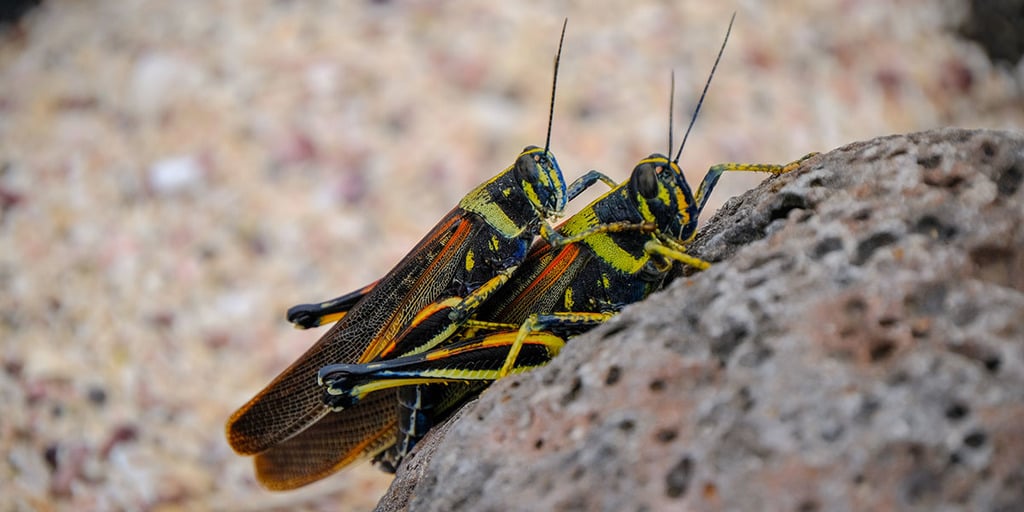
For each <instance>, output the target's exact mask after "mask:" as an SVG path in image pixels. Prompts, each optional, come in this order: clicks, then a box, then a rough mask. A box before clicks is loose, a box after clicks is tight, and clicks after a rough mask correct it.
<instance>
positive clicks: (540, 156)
mask: <svg viewBox="0 0 1024 512" xmlns="http://www.w3.org/2000/svg"><path fill="white" fill-rule="evenodd" d="M513 173H514V175H515V178H516V180H517V181H518V183H519V186H520V187H521V188H522V190H523V193H524V194H526V198H527V199H528V200H529V201H530V204H531V205H532V206H533V208H534V210H536V211H537V213H538V214H540V216H541V217H551V216H555V215H560V214H561V213H562V210H563V209H565V203H566V193H565V179H564V178H563V177H562V169H561V168H560V167H558V161H557V160H555V155H553V154H551V152H550V151H546V150H544V149H543V148H539V147H537V146H526V147H525V148H523V152H522V153H520V154H519V157H518V158H516V163H515V165H514V166H513Z"/></svg>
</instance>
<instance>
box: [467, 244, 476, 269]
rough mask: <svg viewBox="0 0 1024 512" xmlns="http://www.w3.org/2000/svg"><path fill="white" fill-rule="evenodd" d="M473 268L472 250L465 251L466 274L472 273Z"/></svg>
mask: <svg viewBox="0 0 1024 512" xmlns="http://www.w3.org/2000/svg"><path fill="white" fill-rule="evenodd" d="M473 266H474V262H473V249H470V250H468V251H466V272H472V271H473Z"/></svg>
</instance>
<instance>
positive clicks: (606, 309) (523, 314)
mask: <svg viewBox="0 0 1024 512" xmlns="http://www.w3.org/2000/svg"><path fill="white" fill-rule="evenodd" d="M731 28H732V21H730V22H729V31H731ZM729 31H727V32H726V36H725V40H724V41H723V42H722V49H720V50H719V53H718V57H717V58H716V60H715V64H714V67H712V70H711V74H710V76H709V77H708V81H707V83H706V84H705V86H704V91H703V92H702V94H701V97H700V101H698V103H697V107H696V109H695V111H694V113H693V116H692V117H691V120H690V128H692V127H693V122H694V120H696V118H697V114H698V112H699V111H700V106H701V104H702V103H703V100H704V96H705V94H706V93H707V89H708V85H709V84H710V82H711V77H712V76H714V71H715V69H716V68H717V66H718V62H719V59H721V56H722V51H723V50H724V48H725V43H726V41H728V37H729ZM673 82H674V80H673ZM673 89H674V85H673ZM670 101H671V100H670ZM670 112H671V107H670ZM671 125H672V121H671V113H670V116H669V148H670V151H671V148H672V142H671V140H672V136H671V133H672V132H671ZM690 128H688V129H687V132H686V133H687V135H688V134H689V131H690ZM685 142H686V137H685V136H684V138H683V142H682V143H681V144H680V146H679V150H678V152H677V153H676V156H675V158H674V159H672V160H669V158H668V157H667V156H664V155H661V154H652V155H650V156H648V157H647V158H644V159H642V160H640V162H639V163H638V164H637V165H636V167H635V168H634V169H633V172H632V174H631V175H630V178H629V179H628V180H627V181H626V182H624V183H622V184H620V185H618V186H617V187H615V188H613V189H612V190H610V191H609V192H607V193H605V194H604V195H603V196H601V197H600V198H598V199H596V200H595V201H594V202H592V203H591V204H590V205H588V206H586V207H585V208H583V209H582V210H581V211H580V212H579V213H577V214H576V215H573V216H572V217H571V218H569V219H568V220H566V221H565V222H564V223H563V224H562V225H560V226H559V227H558V229H557V231H558V232H559V234H560V235H561V236H562V239H561V240H562V241H567V240H568V241H570V243H556V244H551V243H549V242H547V241H544V240H539V241H538V242H537V243H536V244H535V245H534V246H533V247H532V249H531V251H530V253H529V255H528V256H527V258H526V260H525V261H524V262H523V264H522V265H521V266H520V267H519V269H518V270H517V271H516V272H515V274H514V275H513V278H512V280H511V281H510V282H509V283H507V284H506V285H505V286H504V287H503V288H502V289H501V290H499V291H498V292H497V293H495V294H494V295H493V296H492V297H490V299H489V300H488V301H487V303H486V304H484V305H483V306H482V307H481V308H479V309H478V310H477V312H476V315H475V317H474V318H473V320H472V321H470V322H467V323H466V324H464V327H463V329H462V330H461V331H459V332H458V333H457V334H456V335H455V336H453V337H452V338H451V339H449V340H448V342H447V343H446V344H444V345H442V346H440V347H439V348H435V349H433V350H429V351H426V352H424V353H420V354H416V355H411V356H407V357H401V358H394V359H389V360H387V361H380V362H373V363H369V364H361V365H352V364H341V365H332V366H328V367H325V368H323V369H322V370H321V371H320V379H321V381H322V382H323V383H324V385H325V389H326V391H327V392H328V395H330V396H329V397H327V400H328V401H329V402H331V403H335V404H353V403H361V401H362V400H363V399H365V398H366V397H372V396H374V395H379V394H380V393H379V391H380V390H384V389H391V388H393V387H400V389H401V391H400V395H399V396H400V398H401V399H402V403H403V404H404V406H405V408H406V411H405V412H403V413H402V415H401V418H400V419H401V421H402V425H401V427H402V432H401V434H400V437H399V439H398V446H399V447H400V450H399V452H398V453H397V454H396V459H397V458H400V457H401V455H403V453H402V451H404V450H407V449H408V448H409V445H411V443H412V442H415V437H417V436H421V435H422V434H423V433H424V432H425V429H426V428H429V425H430V423H431V421H432V418H431V415H433V414H434V413H435V411H440V412H446V411H448V410H450V409H451V408H452V406H453V404H457V403H459V402H460V401H463V400H464V397H465V396H466V395H467V394H469V393H471V392H473V391H476V390H478V389H480V387H481V386H480V383H484V384H485V383H487V382H490V381H492V380H494V379H498V378H501V377H503V376H505V375H507V374H509V373H511V372H519V371H524V370H526V369H528V368H531V367H534V366H537V365H540V364H544V363H545V362H547V361H548V360H549V359H550V358H551V357H553V355H554V354H555V353H557V352H558V350H560V349H561V347H562V345H563V344H564V339H565V338H566V337H568V336H571V335H574V334H578V333H579V332H581V331H585V330H587V329H589V328H592V327H594V326H596V325H598V324H600V323H602V322H604V321H606V320H607V319H608V318H610V317H611V316H613V315H614V314H615V313H616V312H618V311H620V310H621V309H622V308H623V307H624V306H626V305H627V304H630V303H633V302H637V301H639V300H642V299H644V298H645V297H647V296H648V295H649V294H651V293H653V292H654V291H656V290H657V289H659V288H660V287H661V284H662V282H663V280H664V278H665V276H666V274H667V272H668V271H669V270H670V269H671V267H672V266H673V264H675V263H676V262H678V263H682V264H685V265H689V266H692V267H694V268H697V269H705V268H707V267H708V266H709V264H708V263H707V262H705V261H703V260H700V259H698V258H695V257H693V256H690V255H689V254H686V246H687V244H688V243H689V242H690V241H691V240H692V239H693V237H694V235H695V234H696V228H697V219H698V216H699V215H700V213H701V211H702V209H703V208H704V205H705V204H706V203H707V199H708V195H709V194H710V193H711V191H712V190H713V188H714V186H715V184H716V183H717V181H718V178H719V177H720V176H721V174H722V173H723V172H726V171H759V172H768V173H774V174H781V173H785V172H789V171H791V170H793V169H796V168H797V167H798V166H799V164H800V163H801V162H803V161H804V160H805V159H806V158H808V157H810V156H811V155H808V156H805V157H804V158H801V159H800V160H797V161H795V162H792V163H789V164H786V165H768V164H733V163H725V164H719V165H715V166H713V167H711V169H710V170H709V171H708V173H707V175H706V176H705V177H704V179H703V181H702V182H701V184H700V187H698V189H697V192H696V193H693V192H692V191H691V189H690V186H689V184H688V183H687V181H686V178H685V176H684V175H683V172H682V170H681V169H680V167H679V164H678V161H679V157H680V155H681V154H682V150H683V146H684V145H685ZM458 382H462V383H468V384H466V385H462V386H452V385H448V386H436V385H432V384H436V383H448V384H451V383H458Z"/></svg>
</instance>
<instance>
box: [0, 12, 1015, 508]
mask: <svg viewBox="0 0 1024 512" xmlns="http://www.w3.org/2000/svg"><path fill="white" fill-rule="evenodd" d="M891 4H892V3H891V2H880V1H867V0H864V1H856V0H826V1H819V0H813V1H812V0H804V1H800V0H792V1H781V0H780V1H775V2H759V1H754V0H747V1H737V2H716V3H712V2H700V1H674V2H654V1H651V2H583V1H563V2H555V3H550V4H549V3H544V2H537V1H531V2H502V3H497V2H495V3H493V4H492V3H485V2H431V1H424V2H413V3H410V4H409V5H405V4H402V3H400V2H387V1H381V2H328V1H241V0H235V1H230V0H212V1H204V2H161V1H156V0H120V1H114V0H92V1H70V0H45V1H44V5H43V6H42V8H40V9H37V10H35V11H33V12H32V13H31V14H30V15H29V17H28V18H26V19H25V20H23V22H22V23H21V25H20V27H18V28H15V29H10V30H7V31H6V32H5V33H3V34H0V207H2V209H0V349H2V353H0V362H2V367H0V407H2V409H0V411H2V412H0V453H2V454H3V458H2V460H0V486H2V487H0V510H5V511H6V510H175V509H182V510H202V509H220V510H270V509H282V510H303V509H309V510H320V509H322V510H347V509H352V510H365V509H368V508H370V507H372V506H373V504H374V503H375V502H376V500H377V499H378V497H379V496H380V495H381V494H382V493H383V491H384V489H385V488H386V485H387V483H388V482H389V477H388V476H386V475H383V474H381V473H378V472H376V470H374V469H373V468H371V467H370V466H369V465H367V464H364V465H360V466H357V467H354V468H350V469H348V470H346V471H345V472H343V473H341V474H338V475H336V476H334V477H331V478H328V479H326V480H324V481H322V482H320V483H318V484H315V485H312V486H310V487H308V488H305V489H303V490H300V491H297V492H292V493H284V494H273V493H269V492H267V491H264V490H262V489H261V488H259V487H258V485H257V484H256V483H255V481H254V478H253V475H252V468H251V462H250V461H249V460H247V459H245V458H241V457H238V456H236V455H235V454H234V453H233V452H232V451H231V449H230V448H229V447H228V446H227V444H226V442H225V441H224V436H223V424H224V420H225V419H226V418H227V416H228V415H229V414H230V413H231V412H232V411H233V410H234V409H235V408H236V407H238V406H239V405H241V404H242V403H243V402H244V401H245V400H247V399H248V398H249V397H250V396H251V395H252V394H253V393H255V392H256V391H257V390H258V389H259V388H260V387H261V386H262V385H263V384H265V383H266V382H267V381H268V380H269V379H270V378H272V377H273V376H274V375H275V374H276V373H277V372H278V371H280V370H281V369H282V368H284V367H285V366H286V365H287V364H288V363H289V362H290V361H291V360H292V359H294V358H295V357H296V356H297V355H298V354H300V353H301V352H302V351H303V350H304V349H305V348H306V347H307V346H308V345H309V344H310V343H312V342H313V341H314V340H315V338H316V336H317V333H315V332H302V331H296V330H294V329H292V328H291V327H290V326H289V325H288V324H287V323H286V322H285V321H284V318H283V313H284V311H285V309H286V308H287V307H288V306H290V305H292V304H294V303H298V302H308V301H311V300H315V299H323V298H327V297H330V296H334V295H337V294H339V293H341V292H345V291H349V290H351V289H354V288H355V287H357V286H360V285H363V284H365V283H367V282H370V281H371V280H373V279H374V278H376V277H379V276H380V275H382V274H383V273H384V272H385V271H386V270H387V269H388V268H390V266H391V265H392V264H394V262H396V261H397V260H398V259H399V258H400V257H401V256H402V255H403V254H404V253H405V252H406V251H407V250H408V249H409V248H410V247H411V246H412V244H413V243H414V242H415V241H416V240H417V239H418V238H419V237H420V236H421V235H422V234H423V233H425V232H426V231H427V229H428V228H429V227H430V226H431V225H433V224H434V222H436V220H437V219H439V218H440V217H441V216H442V215H443V214H444V213H445V212H447V211H448V210H449V209H450V208H451V207H452V206H453V205H454V204H455V203H456V202H457V201H458V199H459V198H460V197H461V196H462V195H463V194H464V193H465V192H466V191H467V190H469V189H470V188H471V187H473V186H475V185H476V184H478V183H479V182H481V181H483V180H485V179H486V178H488V177H490V176H492V175H494V174H495V173H497V172H498V171H499V170H501V169H503V168H504V167H506V166H507V165H509V164H511V163H512V160H513V158H514V157H515V155H516V154H517V152H518V151H519V150H520V149H521V148H522V147H523V146H525V145H528V144H538V145H542V144H543V141H544V133H545V127H546V123H547V108H548V94H549V89H550V83H551V62H552V58H553V54H554V51H555V48H556V46H557V42H558V30H559V28H560V27H561V24H562V20H563V18H565V17H568V18H569V28H568V34H567V36H566V41H565V50H564V53H563V59H562V68H561V74H560V76H559V82H558V85H559V89H558V101H557V106H556V110H555V120H554V134H553V137H552V150H553V151H554V152H555V154H556V155H558V157H559V162H560V163H561V166H562V169H563V170H564V172H565V174H566V175H567V176H568V177H569V178H570V179H571V178H573V177H575V176H578V175H579V174H581V173H582V172H584V171H586V170H588V169H591V168H597V169H601V170H603V171H605V172H606V173H608V174H610V175H611V176H612V177H614V178H615V179H619V180H621V179H624V178H625V177H626V176H628V173H629V171H630V170H631V169H632V166H633V164H634V163H635V162H636V161H637V160H638V159H640V158H642V157H644V156H646V155H648V154H649V153H652V152H656V151H657V152H665V151H666V150H667V129H666V127H667V117H668V95H669V91H668V84H669V71H670V70H672V69H674V70H675V72H676V81H677V101H676V124H677V127H676V130H677V140H678V136H679V134H680V133H681V132H682V130H683V126H685V122H686V119H687V118H688V116H689V112H690V111H691V109H692V107H693V105H694V102H695V99H696V97H697V94H698V92H699V89H700V87H701V86H702V84H703V81H704V79H705V77H706V75H707V72H708V71H709V69H710V67H711V63H712V61H713V59H714V55H715V52H716V51H717V49H718V46H719V45H720V43H721V38H722V36H723V34H724V32H725V28H726V25H727V23H728V20H729V16H730V14H731V13H732V12H733V11H736V13H737V19H736V26H735V28H734V30H733V34H732V38H731V40H730V42H729V45H728V48H727V49H726V53H725V57H724V58H723V61H722V64H721V66H720V67H719V69H718V74H717V76H716V77H715V80H714V83H713V84H712V87H711V91H710V93H709V96H708V100H707V101H706V103H705V105H704V110H703V113H702V116H701V118H700V119H699V120H698V122H697V125H696V129H695V131H694V133H693V134H692V136H691V137H690V139H689V142H688V144H687V147H686V150H685V152H684V155H683V158H682V164H683V166H684V167H685V168H687V169H688V170H689V171H688V172H689V173H690V174H689V175H690V177H691V181H692V182H697V181H699V179H700V178H701V176H702V175H703V170H704V169H707V167H708V166H709V165H711V164H714V163H718V162H722V161H744V162H784V161H788V160H791V159H794V158H796V157H799V156H800V155H803V154H804V153H807V152H809V151H824V150H828V149H831V148H833V147H835V146H838V145H841V144H844V143H847V142H851V141H854V140H859V139H866V138H871V137H874V136H878V135H885V134H889V133H895V132H907V131H915V130H921V129H927V128H933V127H939V126H961V127H991V128H1010V129H1021V127H1022V126H1024V108H1022V105H1024V103H1022V93H1021V91H1022V85H1021V84H1022V83H1024V71H1022V69H1024V68H1022V67H1021V66H1018V67H1017V68H1014V67H1012V66H997V65H993V64H992V63H990V62H989V60H988V59H987V57H986V56H985V54H984V53H983V52H982V51H981V49H980V48H979V47H977V46H976V45H974V44H971V43H969V42H965V41H963V40H961V39H959V38H957V37H956V36H955V35H954V34H952V33H951V32H950V30H948V27H950V26H951V25H953V24H954V23H955V20H956V19H957V16H958V14H957V8H956V6H958V5H960V3H959V2H957V1H954V0H908V1H904V2H898V3H897V4H898V5H896V6H893V5H891ZM760 179H761V177H760V176H729V177H726V178H725V179H723V180H722V183H721V185H720V188H719V190H718V191H717V192H716V197H715V198H714V199H713V201H712V204H711V206H710V208H709V210H714V208H715V207H716V206H717V205H718V204H721V202H722V201H724V200H725V199H727V198H728V197H729V196H731V195H734V194H735V193H737V192H739V191H742V190H744V189H746V188H749V187H751V186H753V185H754V184H756V183H757V182H758V180H760ZM593 197H595V196H594V195H591V196H587V197H585V198H583V201H587V200H589V199H591V198H593Z"/></svg>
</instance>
